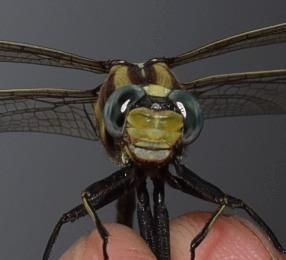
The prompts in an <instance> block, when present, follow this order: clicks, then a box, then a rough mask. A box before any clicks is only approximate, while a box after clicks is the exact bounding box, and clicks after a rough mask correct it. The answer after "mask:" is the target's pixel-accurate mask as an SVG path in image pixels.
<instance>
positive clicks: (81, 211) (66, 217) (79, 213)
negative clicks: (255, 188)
mask: <svg viewBox="0 0 286 260" xmlns="http://www.w3.org/2000/svg"><path fill="white" fill-rule="evenodd" d="M86 214H87V212H86V210H85V208H84V206H83V205H82V204H81V205H79V206H77V207H75V208H73V209H72V210H70V211H68V212H67V213H65V214H63V215H62V217H61V218H60V220H59V221H58V223H57V224H56V226H55V227H54V229H53V232H52V234H51V236H50V238H49V241H48V243H47V246H46V249H45V252H44V255H43V260H48V259H49V257H50V254H51V251H52V248H53V246H54V244H55V242H56V239H57V237H58V235H59V233H60V230H61V227H62V225H63V224H65V223H68V222H74V221H76V220H77V219H79V218H81V217H84V216H85V215H86Z"/></svg>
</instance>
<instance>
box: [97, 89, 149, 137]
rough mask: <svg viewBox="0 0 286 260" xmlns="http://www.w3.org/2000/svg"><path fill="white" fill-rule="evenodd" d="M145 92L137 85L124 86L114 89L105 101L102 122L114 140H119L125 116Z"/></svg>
mask: <svg viewBox="0 0 286 260" xmlns="http://www.w3.org/2000/svg"><path fill="white" fill-rule="evenodd" d="M143 96H145V91H144V90H143V89H142V87H140V86H138V85H126V86H123V87H120V88H118V89H116V90H115V91H114V92H113V93H112V94H111V95H110V96H109V97H108V99H107V101H106V103H105V106H104V109H103V115H104V122H105V127H106V130H107V132H108V133H109V134H110V135H111V136H112V137H114V138H121V137H122V135H123V132H124V127H125V122H126V115H127V113H128V111H129V109H130V107H132V106H133V105H134V104H135V103H136V102H138V101H139V100H140V99H141V98H142V97H143Z"/></svg>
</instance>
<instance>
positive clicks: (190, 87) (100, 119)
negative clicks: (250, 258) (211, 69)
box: [0, 23, 286, 260]
mask: <svg viewBox="0 0 286 260" xmlns="http://www.w3.org/2000/svg"><path fill="white" fill-rule="evenodd" d="M284 42H286V23H283V24H278V25H274V26H270V27H266V28H262V29H259V30H254V31H250V32H246V33H242V34H239V35H235V36H232V37H229V38H226V39H223V40H219V41H216V42H214V43H210V44H208V45H206V46H203V47H201V48H198V49H195V50H192V51H189V52H186V53H183V54H181V55H178V56H175V57H160V58H153V59H150V60H147V61H146V62H145V63H138V64H136V63H130V62H128V61H125V60H106V61H98V60H94V59H88V58H84V57H80V56H77V55H74V54H70V53H66V52H62V51H57V50H54V49H49V48H44V47H39V46H33V45H28V44H21V43H15V42H7V41H1V42H0V61H2V62H16V63H32V64H39V65H47V66H57V67H65V68H70V69H78V70H85V71H89V72H93V73H99V74H107V76H106V79H105V80H104V82H103V83H102V84H101V85H99V86H98V87H96V88H94V89H91V90H69V89H21V90H20V89H14V90H1V91H0V131H1V132H16V131H28V132H44V133H53V134H61V135H68V136H74V137H80V138H83V139H89V140H93V141H97V140H100V141H101V142H102V143H103V145H104V147H105V148H106V151H107V153H108V154H109V156H110V157H111V158H112V159H113V160H114V161H116V162H117V163H118V165H119V166H120V169H119V170H118V171H116V172H114V173H113V174H112V175H110V176H109V177H107V178H106V179H104V180H101V181H98V182H96V183H94V184H92V185H90V186H89V187H87V188H86V189H85V190H84V191H83V192H82V193H81V200H82V202H81V204H79V205H78V206H76V207H74V208H73V209H71V210H69V211H67V212H66V213H65V214H63V215H62V217H61V218H60V220H59V221H58V223H57V224H56V226H55V228H54V230H53V232H52V234H51V236H50V239H49V241H48V244H47V247H46V249H45V252H44V256H43V259H44V260H47V259H48V258H49V256H50V254H51V250H52V247H53V245H54V243H55V241H56V238H57V236H58V234H59V232H60V229H61V227H62V225H63V224H65V223H68V222H73V221H75V220H76V219H78V218H81V217H84V216H87V215H89V216H90V217H91V218H92V219H93V220H94V222H95V224H96V226H97V228H98V231H99V233H100V236H101V237H102V240H103V246H102V250H103V254H104V258H105V259H108V258H109V257H108V236H109V234H108V231H107V230H106V229H105V227H104V225H103V224H102V223H101V221H100V219H99V218H98V216H97V210H98V209H100V208H101V207H103V206H104V205H106V204H108V203H110V202H111V201H114V200H117V199H118V204H117V222H119V223H122V224H125V225H127V226H132V219H133V213H134V211H135V208H137V213H138V214H137V215H138V223H139V229H140V233H141V235H142V237H143V238H144V239H145V240H146V242H147V243H148V245H149V246H150V248H151V249H152V251H153V252H154V254H155V255H156V257H157V259H160V260H162V259H164V260H165V259H170V244H169V243H170V240H169V220H168V212H167V208H166V206H165V202H164V186H165V183H167V184H168V185H170V186H171V187H173V188H175V189H178V190H181V191H183V192H185V193H189V194H191V195H193V196H196V197H198V198H201V199H203V200H207V201H210V202H213V203H215V204H217V205H218V207H217V210H216V211H215V212H214V213H213V214H212V215H211V217H210V220H209V221H208V222H207V223H206V224H205V227H204V228H203V229H202V231H201V232H199V233H198V234H197V236H196V237H195V238H194V239H193V241H192V242H191V241H190V244H191V247H190V248H191V252H190V254H191V259H194V258H195V249H196V248H197V247H198V246H199V244H200V243H201V242H202V241H203V239H204V238H205V236H206V235H207V233H208V232H209V231H210V230H211V227H212V226H213V225H214V223H215V221H216V220H217V218H218V217H219V216H220V215H221V214H222V212H223V210H224V209H225V207H231V208H240V209H242V210H244V211H246V213H247V214H248V215H249V216H250V217H251V218H252V219H253V220H254V222H256V223H257V224H258V225H259V226H260V227H261V229H262V230H263V231H264V232H265V233H266V235H267V236H268V237H269V239H270V240H271V241H272V242H273V245H274V246H275V247H276V248H277V250H279V251H280V252H282V253H284V254H285V253H286V250H285V249H284V248H283V247H282V245H281V244H280V243H279V241H278V239H277V238H276V236H275V234H274V233H273V232H272V231H271V229H270V228H269V226H268V225H267V224H266V223H265V222H264V221H263V220H262V219H261V218H260V217H259V215H258V214H257V213H256V212H255V211H254V210H253V209H251V208H250V207H249V206H248V205H247V204H245V203H244V202H243V201H242V200H240V199H238V198H235V197H233V196H230V195H228V194H226V193H224V192H223V191H222V190H220V189H219V188H217V187H216V186H214V185H212V184H210V183H208V182H206V181H205V180H203V179H201V178H200V177H199V176H197V175H196V174H195V173H194V172H192V171H191V170H190V169H188V168H187V167H186V166H185V165H184V164H183V163H182V155H183V152H184V148H185V147H186V146H187V145H189V144H191V143H192V142H194V141H195V140H196V138H197V137H198V136H199V133H200V131H201V130H202V127H203V120H206V119H210V118H219V117H232V116H249V115H263V114H285V113H286V69H279V70H266V71H252V72H242V73H232V74H224V75H214V76H208V77H204V78H200V79H197V80H193V81H190V82H184V83H182V82H179V81H178V80H177V79H176V77H175V76H174V74H173V73H172V72H171V69H172V68H174V67H176V66H180V65H184V64H187V63H190V62H194V61H197V60H201V59H205V58H208V57H212V56H216V55H220V54H224V53H228V52H233V51H237V50H241V49H245V48H251V47H258V46H265V45H270V44H277V43H284ZM147 178H150V179H151V180H152V182H153V186H154V192H153V209H151V207H150V202H149V194H148V189H147V187H146V179H147ZM136 206H137V207H136Z"/></svg>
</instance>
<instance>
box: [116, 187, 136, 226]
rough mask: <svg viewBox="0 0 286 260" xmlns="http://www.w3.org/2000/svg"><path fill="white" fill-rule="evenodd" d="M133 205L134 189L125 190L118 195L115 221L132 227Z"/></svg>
mask: <svg viewBox="0 0 286 260" xmlns="http://www.w3.org/2000/svg"><path fill="white" fill-rule="evenodd" d="M135 206H136V205H135V192H134V190H131V191H130V190H128V191H125V192H124V194H123V195H121V196H120V197H119V199H118V201H117V204H116V209H117V216H116V220H117V223H119V224H123V225H125V226H128V227H131V228H132V226H133V215H134V211H135Z"/></svg>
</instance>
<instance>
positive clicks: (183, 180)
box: [167, 162, 286, 254]
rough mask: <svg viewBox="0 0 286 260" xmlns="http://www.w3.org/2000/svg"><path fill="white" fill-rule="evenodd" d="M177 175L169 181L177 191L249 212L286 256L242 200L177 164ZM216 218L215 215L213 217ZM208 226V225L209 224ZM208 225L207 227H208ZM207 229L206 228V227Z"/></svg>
mask: <svg viewBox="0 0 286 260" xmlns="http://www.w3.org/2000/svg"><path fill="white" fill-rule="evenodd" d="M175 168H176V173H177V174H178V175H179V177H176V176H173V175H171V174H169V175H168V178H167V181H168V183H169V184H170V186H172V187H173V188H175V189H179V190H182V191H183V192H185V193H189V194H192V195H194V196H196V197H199V198H201V199H204V200H207V201H210V202H214V203H216V204H219V205H221V206H227V207H230V208H240V209H243V210H245V211H246V212H247V214H248V215H249V216H250V217H251V218H252V219H253V220H254V221H255V222H256V223H257V224H258V225H259V226H260V228H261V229H262V230H263V231H264V232H265V233H266V234H267V235H268V237H269V238H270V240H271V241H272V243H273V245H274V246H275V247H276V249H277V250H279V251H280V252H281V253H283V254H286V250H285V249H284V248H283V247H282V245H281V244H280V242H279V241H278V239H277V237H276V236H275V234H274V233H273V231H272V230H271V229H270V227H269V226H268V225H267V224H266V223H265V222H264V221H263V220H262V219H261V217H259V215H258V214H257V213H256V212H255V211H254V210H253V209H251V208H250V207H249V206H248V205H247V204H245V203H244V202H243V201H242V200H240V199H237V198H235V197H232V196H230V195H228V194H225V193H224V192H223V191H221V190H220V189H219V188H217V187H216V186H214V185H213V184H210V183H209V182H207V181H205V180H203V179H202V178H200V177H199V176H197V175H196V174H195V173H194V172H192V171H191V170H189V169H188V168H187V167H186V166H184V165H182V164H179V163H178V162H175ZM213 216H214V215H213ZM207 225H208V224H207ZM207 225H206V226H207ZM205 228H206V227H205Z"/></svg>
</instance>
